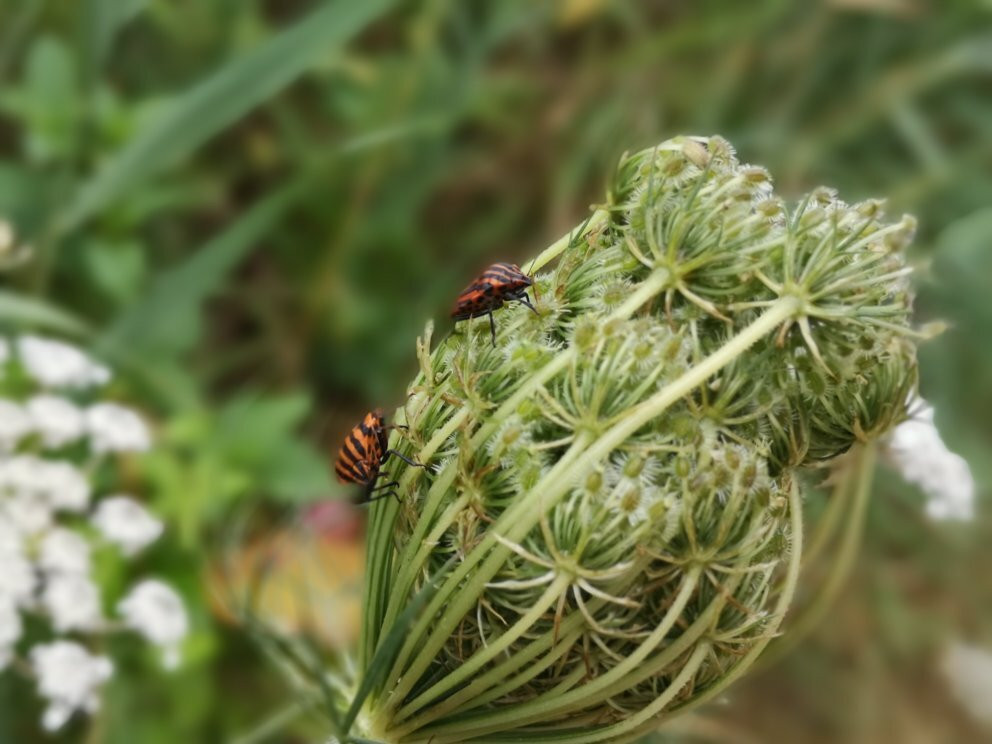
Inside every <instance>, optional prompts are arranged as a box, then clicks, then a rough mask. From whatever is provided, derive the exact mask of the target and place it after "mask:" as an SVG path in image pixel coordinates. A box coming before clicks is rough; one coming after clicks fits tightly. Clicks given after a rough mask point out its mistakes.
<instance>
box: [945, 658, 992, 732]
mask: <svg viewBox="0 0 992 744" xmlns="http://www.w3.org/2000/svg"><path fill="white" fill-rule="evenodd" d="M940 667H941V671H942V672H943V673H944V678H945V679H946V680H947V684H948V686H949V687H950V688H951V693H952V694H953V695H954V697H955V699H956V700H957V701H958V703H959V704H960V705H961V707H962V708H964V709H965V710H966V711H968V713H969V714H970V715H971V716H972V717H973V718H974V719H975V720H976V721H977V722H978V723H981V724H983V725H984V726H986V727H987V728H989V729H992V651H989V650H988V649H984V648H979V647H978V646H971V645H968V644H965V643H961V642H960V641H958V642H955V643H952V644H951V645H950V646H949V647H948V648H947V650H946V651H945V652H944V658H943V659H941V664H940Z"/></svg>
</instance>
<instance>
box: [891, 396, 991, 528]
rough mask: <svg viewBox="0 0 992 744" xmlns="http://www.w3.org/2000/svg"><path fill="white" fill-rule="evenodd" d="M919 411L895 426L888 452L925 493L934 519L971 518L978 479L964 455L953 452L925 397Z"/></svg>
mask: <svg viewBox="0 0 992 744" xmlns="http://www.w3.org/2000/svg"><path fill="white" fill-rule="evenodd" d="M920 403H922V404H923V405H922V406H921V408H920V411H919V413H917V414H916V415H915V416H913V418H912V419H910V420H909V421H905V422H903V423H902V424H900V425H899V426H897V427H896V428H895V430H893V432H892V435H891V436H890V438H889V448H888V449H889V455H890V457H891V459H892V461H893V462H894V463H895V465H896V467H897V468H898V469H899V472H900V473H901V474H902V477H903V478H905V479H906V480H907V481H909V482H910V483H913V484H914V485H916V486H919V488H920V489H921V490H922V491H923V493H924V494H926V497H927V505H926V509H927V514H928V515H929V516H930V517H931V518H932V519H940V520H943V519H957V520H970V519H972V518H973V517H974V515H975V479H974V478H973V477H972V475H971V470H970V469H969V468H968V463H967V462H966V461H965V459H964V458H963V457H961V456H960V455H957V454H955V453H953V452H951V451H950V450H949V449H947V445H946V444H944V440H943V439H941V438H940V432H939V431H937V427H936V426H935V425H934V422H933V407H931V406H930V405H929V404H927V403H926V402H925V401H922V400H921V401H920Z"/></svg>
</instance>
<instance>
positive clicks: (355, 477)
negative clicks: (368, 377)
mask: <svg viewBox="0 0 992 744" xmlns="http://www.w3.org/2000/svg"><path fill="white" fill-rule="evenodd" d="M395 428H405V427H398V426H395V425H394V426H386V418H385V416H384V415H383V413H382V409H381V408H376V409H375V410H374V411H370V412H369V413H367V414H365V418H363V419H362V420H361V422H360V423H358V424H356V425H355V426H354V427H352V429H351V431H350V432H348V436H346V437H345V438H344V444H342V445H341V449H339V450H338V459H337V461H336V462H335V463H334V473H335V475H337V477H338V481H339V482H340V483H357V484H359V485H361V486H365V494H364V498H363V499H362V501H361V503H365V504H367V503H369V502H371V501H375V500H377V499H381V498H385V497H387V496H395V495H396V492H395V491H389V490H388V489H390V488H393V487H394V486H398V485H399V481H391V482H389V483H382V484H379V485H376V481H377V480H378V479H379V476H380V475H381V473H380V472H379V470H380V468H381V467H382V465H383V463H385V462H386V460H388V459H389V456H390V455H396V456H397V457H398V458H400V459H401V460H403V462H405V463H406V464H407V465H413V466H414V467H418V468H422V467H424V465H422V464H421V463H419V462H414V461H413V460H411V459H410V458H408V457H407V456H406V455H403V454H401V453H400V452H397V451H396V450H393V449H388V447H389V437H388V436H387V434H386V432H387V431H388V430H389V429H395ZM384 490H385V491H386V493H380V494H378V495H377V496H373V495H372V494H373V492H375V491H384Z"/></svg>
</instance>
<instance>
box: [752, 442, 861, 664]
mask: <svg viewBox="0 0 992 744" xmlns="http://www.w3.org/2000/svg"><path fill="white" fill-rule="evenodd" d="M877 456H878V449H877V445H876V444H875V443H874V442H871V443H869V444H866V445H864V446H863V448H862V449H861V451H860V453H859V457H858V459H859V462H858V464H857V477H856V480H855V482H854V493H853V497H852V500H851V507H850V509H849V511H848V520H847V523H846V525H845V526H844V531H843V536H842V538H841V544H840V547H839V548H838V550H837V554H836V556H835V557H834V559H833V560H832V561H831V564H830V574H829V575H828V576H827V578H826V580H825V581H824V582H823V585H822V586H821V587H820V589H819V591H817V593H816V598H815V599H814V600H813V601H812V602H811V603H810V604H809V605H807V606H806V607H804V608H803V609H802V611H801V612H800V614H799V615H798V616H797V617H796V618H795V620H794V621H793V622H792V623H791V624H790V625H789V633H788V635H786V636H784V637H782V638H781V639H780V640H778V641H777V642H776V643H775V644H774V645H773V646H772V648H771V650H770V651H769V653H768V654H767V656H766V657H765V658H764V659H762V663H764V664H765V665H769V664H773V663H775V662H776V661H778V660H779V659H781V658H782V657H783V656H785V655H786V654H787V653H788V652H789V651H791V650H792V649H793V648H795V647H796V645H798V644H799V643H800V642H801V641H802V640H803V639H804V638H806V636H807V635H809V633H810V631H812V630H813V629H814V628H815V627H816V626H817V625H818V624H819V623H820V621H821V620H822V619H823V616H824V614H825V613H826V612H827V610H829V609H830V607H831V606H833V603H834V602H835V601H836V599H837V595H838V594H839V593H840V590H841V589H842V588H843V587H844V584H845V582H846V581H847V579H848V577H849V576H850V575H851V570H852V569H853V568H854V561H855V559H856V558H857V556H858V548H859V547H860V545H861V538H862V535H863V534H864V528H865V517H866V515H867V513H868V500H869V496H870V495H871V486H872V482H873V481H874V475H875V463H876V460H877Z"/></svg>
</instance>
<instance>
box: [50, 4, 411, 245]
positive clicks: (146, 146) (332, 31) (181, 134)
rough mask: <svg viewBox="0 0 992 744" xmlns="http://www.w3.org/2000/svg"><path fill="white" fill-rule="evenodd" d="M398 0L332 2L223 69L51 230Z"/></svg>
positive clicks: (180, 151) (131, 182)
mask: <svg viewBox="0 0 992 744" xmlns="http://www.w3.org/2000/svg"><path fill="white" fill-rule="evenodd" d="M394 2H395V0H365V1H364V2H361V3H355V2H351V1H350V0H331V1H330V2H328V3H325V4H324V5H322V6H321V7H320V8H319V9H318V10H316V11H314V12H313V13H311V14H310V15H309V16H307V17H306V18H304V19H303V20H301V21H298V22H297V23H296V24H295V25H294V26H292V27H290V28H288V29H286V30H285V31H282V32H281V33H279V34H277V35H276V36H274V37H273V38H271V39H269V40H268V41H267V42H266V43H265V44H263V45H262V46H260V47H259V48H257V49H255V50H254V51H252V52H251V53H249V54H247V55H245V56H243V57H240V58H238V59H235V60H233V61H231V62H229V63H228V64H226V65H224V66H223V67H222V68H221V69H220V70H218V71H217V72H215V73H214V74H213V75H211V76H209V77H208V78H207V79H206V80H204V81H203V82H201V83H200V84H199V85H196V86H195V87H193V88H192V89H191V90H190V91H189V92H188V93H184V94H183V95H181V96H180V97H179V98H177V99H176V100H175V101H174V102H173V104H172V106H171V107H170V108H169V110H168V111H167V112H166V113H165V114H164V115H163V116H162V117H161V118H159V119H158V120H157V121H155V122H154V123H153V124H151V125H150V126H149V127H148V128H147V129H145V130H144V131H143V132H141V133H140V134H139V135H138V136H137V137H136V138H135V139H133V140H132V141H131V142H129V143H128V144H127V145H125V146H124V148H123V149H122V150H120V151H119V152H118V153H117V154H116V155H115V156H113V157H112V158H111V159H110V161H109V162H108V163H107V164H106V165H105V166H104V167H103V168H102V169H101V170H99V171H98V172H97V173H96V174H95V175H94V176H93V178H91V179H90V180H89V181H87V182H85V183H83V184H82V186H81V187H80V188H79V190H78V192H77V194H76V197H75V199H74V200H72V201H70V203H69V204H68V205H67V206H66V208H65V209H64V210H63V211H62V212H61V213H60V215H59V216H58V218H57V221H56V223H55V225H54V235H55V237H58V236H60V235H64V234H66V233H68V232H71V231H72V230H74V229H75V228H77V227H79V226H80V225H81V224H83V223H84V222H85V221H86V220H87V219H89V218H90V217H92V216H93V215H94V214H96V213H97V212H99V211H100V210H101V209H103V208H104V207H106V206H107V205H108V204H109V203H111V202H112V201H113V200H114V199H116V198H117V197H119V196H120V195H121V194H123V193H125V192H127V191H128V190H129V189H131V188H133V187H134V186H135V185H136V184H137V183H139V182H140V181H141V180H143V179H145V178H147V177H149V176H150V175H152V174H154V173H156V172H157V171H160V170H162V169H163V168H165V167H167V166H169V165H171V164H173V163H176V162H177V161H179V160H181V159H182V158H183V157H184V156H186V155H188V154H189V153H190V152H192V151H193V150H195V149H196V148H197V147H199V146H200V145H201V144H203V143H204V142H205V141H206V140H208V139H209V138H210V137H211V136H213V135H214V134H216V133H217V132H219V131H221V130H222V129H224V128H225V127H227V126H229V125H230V124H232V123H233V122H235V121H237V120H238V119H240V118H241V117H242V116H244V115H245V114H246V113H247V112H248V111H250V110H251V109H252V108H254V107H255V106H257V105H258V104H260V103H262V102H263V101H265V100H266V99H268V98H269V97H271V96H272V95H274V94H276V93H277V92H278V91H280V90H281V89H282V88H284V87H285V86H286V85H288V84H289V83H291V82H292V81H293V80H294V79H295V78H297V77H298V76H299V75H300V74H302V73H303V72H304V71H305V70H306V69H307V68H308V67H310V65H311V64H312V63H313V61H314V59H315V57H317V56H318V55H319V54H327V53H328V52H330V51H336V50H339V49H340V48H341V47H342V46H343V45H344V44H345V43H346V42H347V41H348V40H349V39H351V38H352V37H353V36H354V35H355V34H357V33H358V32H359V31H361V30H362V29H363V28H364V27H365V26H367V25H368V24H369V23H370V22H371V21H373V20H374V19H375V18H376V17H378V16H379V15H381V14H382V13H383V12H384V11H385V10H386V9H388V8H389V7H390V6H391V5H393V3H394Z"/></svg>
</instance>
